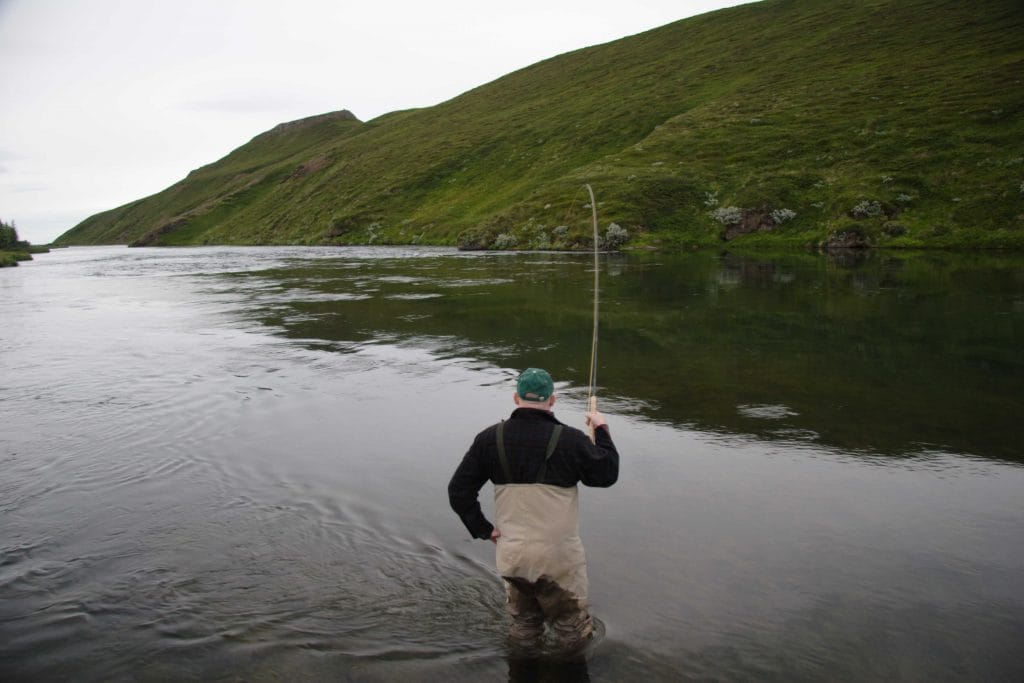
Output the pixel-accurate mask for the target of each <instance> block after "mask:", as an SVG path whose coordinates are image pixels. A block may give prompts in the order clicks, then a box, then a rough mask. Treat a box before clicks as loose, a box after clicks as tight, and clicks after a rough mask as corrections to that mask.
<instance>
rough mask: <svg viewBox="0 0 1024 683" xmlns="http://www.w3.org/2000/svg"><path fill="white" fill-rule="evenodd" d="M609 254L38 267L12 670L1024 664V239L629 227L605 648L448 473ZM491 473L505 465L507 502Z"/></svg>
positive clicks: (608, 393)
mask: <svg viewBox="0 0 1024 683" xmlns="http://www.w3.org/2000/svg"><path fill="white" fill-rule="evenodd" d="M590 268H591V265H590V264H589V262H588V259H587V258H586V257H583V256H581V255H574V254H520V253H459V252H456V251H452V250H447V249H431V248H297V247H296V248H226V247H216V248H214V247H211V248H182V249H127V248H121V247H97V248H73V249H64V250H55V251H53V252H52V253H50V254H44V255H37V256H36V257H35V260H34V261H32V262H30V263H25V264H23V265H22V266H21V267H19V268H11V269H3V270H0V473H2V475H0V680H3V681H36V680H50V681H55V680H56V681H59V680H74V681H116V680H155V681H159V680H204V681H218V680H223V681H227V680H232V681H234V680H251V681H269V680H282V679H286V680H327V679H330V680H342V681H393V680H408V681H434V680H450V681H480V680H508V679H511V680H534V679H536V678H537V677H538V676H545V675H546V676H549V678H551V679H553V680H559V679H561V680H570V679H572V680H587V679H588V678H589V680H593V681H626V680H655V681H670V680H672V681H674V680H722V681H746V680H765V681H801V680H806V681H816V680H842V681H879V680H887V681H922V680H929V681H965V680H977V681H983V680H984V681H989V680H993V681H994V680H1006V681H1011V680H1014V681H1016V680H1022V679H1024V657H1022V656H1021V654H1020V644H1021V643H1024V535H1022V530H1024V450H1022V446H1021V436H1022V434H1024V430H1022V428H1021V416H1022V415H1024V355H1022V352H1021V349H1022V343H1024V259H1022V258H1021V257H1019V256H981V255H974V256H957V255H935V254H932V255H882V254H870V255H867V256H866V257H862V258H858V259H854V260H852V261H847V260H845V259H838V260H837V259H829V258H827V257H825V256H820V255H805V254H798V255H793V254H791V255H782V256H777V257H776V256H737V255H730V254H713V253H703V252H702V253H697V254H680V255H650V254H648V255H642V254H638V255H606V256H605V257H604V258H603V260H602V277H603V282H602V318H601V324H602V327H601V347H600V353H599V363H598V382H599V385H600V386H599V393H598V395H599V402H600V409H601V410H602V411H603V412H605V413H606V415H607V416H608V421H609V424H610V427H611V433H612V435H613V437H614V439H615V441H616V444H617V446H618V448H619V450H620V452H621V454H622V471H621V478H620V481H619V482H618V483H617V484H616V485H615V486H614V487H612V488H610V489H586V488H583V489H582V492H581V526H582V536H583V542H584V545H585V547H586V550H587V556H588V563H589V571H590V582H591V587H590V592H591V602H592V609H593V612H594V614H595V616H596V617H597V618H598V620H599V621H600V632H601V636H600V638H599V640H598V641H597V642H595V643H594V644H593V645H592V646H591V648H590V650H589V651H588V653H587V658H586V662H585V665H583V666H581V665H579V664H578V663H577V664H572V665H569V664H566V663H564V662H557V661H541V662H533V663H532V664H531V665H530V666H527V667H525V668H524V667H523V665H522V664H523V663H522V662H519V661H517V660H515V659H512V658H510V657H509V654H508V652H507V651H506V646H505V641H504V635H505V629H506V625H507V624H506V621H505V616H504V605H503V599H504V596H503V592H502V588H501V582H500V579H499V578H497V576H496V574H495V571H494V568H493V565H494V558H493V546H491V545H490V544H489V543H486V542H482V541H474V540H472V539H470V538H469V537H468V534H467V532H466V531H465V529H464V528H463V527H462V525H461V523H460V521H459V520H458V518H457V517H456V516H455V515H454V514H453V513H452V512H451V510H450V509H449V508H448V503H447V497H446V485H447V481H448V478H449V477H450V476H451V473H452V471H453V470H454V468H455V466H456V465H457V463H458V461H459V460H460V459H461V456H462V454H463V453H464V452H465V450H466V448H467V447H468V446H469V444H470V442H471V440H472V438H473V436H474V435H475V434H476V432H477V431H479V430H480V429H482V428H483V427H485V426H487V425H489V424H492V423H494V422H496V421H498V420H500V419H502V418H504V417H507V415H508V414H509V413H510V412H511V410H512V408H513V406H512V393H513V391H514V378H515V376H516V374H517V372H518V370H519V369H521V368H523V367H526V366H540V367H546V368H548V369H549V370H550V371H551V373H552V374H553V375H554V377H555V379H556V382H557V386H558V391H559V395H560V398H559V402H558V404H557V405H556V410H555V412H556V415H557V416H558V417H559V418H560V419H561V420H562V421H563V422H566V423H567V424H570V425H573V426H577V427H582V426H583V412H584V400H585V394H586V387H585V386H584V385H585V383H586V381H587V372H588V367H587V364H588V362H589V357H590V356H589V354H590V313H591V294H592V292H591V289H590V284H589V283H590V282H591V280H592V271H591V270H590ZM490 496H491V489H490V487H489V486H487V487H485V488H484V490H483V491H482V492H481V498H482V500H483V501H484V506H485V510H488V511H489V510H490Z"/></svg>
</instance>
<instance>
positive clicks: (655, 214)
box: [58, 0, 1024, 247]
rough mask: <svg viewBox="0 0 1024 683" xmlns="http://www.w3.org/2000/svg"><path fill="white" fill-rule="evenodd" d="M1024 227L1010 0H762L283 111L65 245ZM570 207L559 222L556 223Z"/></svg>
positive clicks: (1021, 71)
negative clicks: (405, 93)
mask: <svg viewBox="0 0 1024 683" xmlns="http://www.w3.org/2000/svg"><path fill="white" fill-rule="evenodd" d="M585 182H589V183H591V184H592V185H593V186H594V189H595V191H596V192H597V195H598V199H599V204H600V214H601V219H602V222H603V223H604V224H606V225H607V224H608V223H610V222H613V221H614V222H616V223H618V224H620V225H621V226H623V227H625V228H626V230H627V231H628V233H629V236H630V241H629V244H630V245H632V246H644V245H662V246H674V245H686V244H693V245H700V244H716V243H719V242H720V241H721V240H722V239H723V238H725V237H728V238H729V239H734V240H735V241H736V242H738V243H742V242H746V243H755V244H756V243H759V242H766V241H768V242H772V243H792V244H801V245H802V244H815V243H818V242H820V241H821V240H824V239H827V238H829V236H834V235H837V234H840V235H842V237H843V239H845V240H847V241H852V242H858V241H864V240H867V241H869V242H870V243H872V244H876V245H883V246H884V245H891V246H920V245H925V246H1016V247H1022V246H1024V9H1022V7H1021V4H1020V2H1019V0H981V1H979V2H975V3H962V2H955V1H951V0H931V1H928V0H900V1H897V0H829V1H827V2H826V1H823V0H765V1H764V2H760V3H756V4H751V5H745V6H741V7H736V8H731V9H727V10H722V11H719V12H714V13H711V14H707V15H703V16H700V17H696V18H692V19H688V20H684V21H681V22H677V23H675V24H671V25H668V26H665V27H662V28H659V29H656V30H653V31H649V32H647V33H643V34H640V35H637V36H633V37H630V38H625V39H623V40H619V41H616V42H613V43H609V44H606V45H600V46H596V47H592V48H587V49H583V50H579V51H576V52H572V53H569V54H566V55H561V56H559V57H555V58H553V59H550V60H546V61H544V62H541V63H538V64H536V65H534V66H531V67H529V68H526V69H523V70H521V71H518V72H515V73H513V74H510V75H508V76H505V77H503V78H501V79H499V80H497V81H494V82H492V83H489V84H487V85H484V86H481V87H479V88H476V89H474V90H471V91H469V92H467V93H465V94H463V95H461V96H459V97H457V98H455V99H453V100H450V101H448V102H445V103H442V104H440V105H437V106H435V107H431V108H428V109H420V110H412V111H405V112H396V113H393V114H388V115H385V116H382V117H380V118H378V119H375V120H373V121H370V122H368V123H360V122H358V121H355V120H354V118H353V117H351V116H348V115H347V112H340V113H338V114H335V115H325V116H322V117H313V118H312V119H307V120H303V121H300V122H295V123H293V124H286V125H284V126H279V127H278V128H276V129H274V130H272V131H269V132H268V133H264V134H263V135H260V136H258V137H257V138H254V139H253V140H252V141H251V142H249V143H248V144H246V145H244V146H242V147H240V148H239V149H237V150H235V151H234V152H232V153H231V154H230V155H228V156H227V157H225V158H224V159H222V160H220V161H218V162H216V163H214V164H211V165H209V166H206V167H203V168H201V169H198V170H197V171H194V172H192V173H191V174H189V176H188V177H187V178H185V179H184V180H182V181H181V182H179V183H177V184H176V185H174V186H172V187H170V188H168V189H167V190H165V191H164V192H161V193H159V194H157V195H154V196H152V197H149V198H146V199H143V200H140V201H137V202H134V203H132V204H129V205H127V206H124V207H121V208H118V209H114V210H112V211H109V212H105V213H102V214H98V215H96V216H93V217H91V218H89V219H88V220H86V221H84V222H83V223H82V224H80V225H79V226H76V227H75V228H74V229H72V230H71V231H69V232H68V233H66V234H65V235H64V236H62V237H61V238H60V240H58V242H60V243H63V244H69V243H100V242H126V241H136V240H137V241H138V242H139V243H155V244H182V243H254V244H263V243H328V244H330V243H338V244H344V243H364V242H376V243H414V242H422V243H440V244H454V243H456V242H461V243H463V244H464V245H466V246H493V245H495V244H498V245H516V246H520V247H548V246H552V247H573V246H583V245H585V244H587V243H588V238H587V237H586V234H587V222H588V220H589V211H588V210H587V209H586V208H585V207H584V204H585V200H584V197H585V193H584V192H583V191H582V186H583V183H585ZM560 226H564V227H560Z"/></svg>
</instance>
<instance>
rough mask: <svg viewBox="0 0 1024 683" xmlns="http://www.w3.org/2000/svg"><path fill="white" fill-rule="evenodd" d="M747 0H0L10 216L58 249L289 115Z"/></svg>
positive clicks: (2, 214)
mask: <svg viewBox="0 0 1024 683" xmlns="http://www.w3.org/2000/svg"><path fill="white" fill-rule="evenodd" d="M744 1H746V0H695V1H692V2H684V1H680V0H630V1H629V2H623V1H622V0H616V1H614V2H601V1H599V0H597V1H595V0H588V1H584V0H518V1H517V2H481V1H480V0H433V1H431V2H414V1H411V0H401V1H399V0H360V1H359V2H353V1H350V0H277V1H276V2H270V1H266V0H173V1H172V0H144V1H142V0H140V1H138V2H135V1H128V0H0V97H2V102H0V218H2V219H4V220H6V221H8V222H9V221H12V220H13V221H15V223H16V224H17V227H18V233H19V235H20V236H21V237H22V239H27V240H29V241H31V242H33V243H36V244H42V243H46V242H49V241H51V240H53V239H55V238H56V237H57V236H58V235H60V234H61V233H63V232H64V231H65V230H67V229H69V228H71V227H73V226H74V225H75V224H77V223H78V222H79V221H81V220H83V219H85V218H87V217H88V216H90V215H92V214H94V213H96V212H98V211H103V210H106V209H111V208H114V207H116V206H120V205H121V204H125V203H127V202H130V201H132V200H135V199H139V198H141V197H144V196H147V195H150V194H153V193H155V192H159V191H160V190H162V189H164V188H166V187H167V186H169V185H171V184H172V183H174V182H176V181H178V180H180V179H181V178H183V177H184V176H185V175H186V174H187V173H188V172H189V171H190V170H192V169H194V168H196V167H198V166H202V165H203V164H207V163H210V162H211V161H215V160H217V159H219V158H221V157H222V156H224V155H225V154H227V153H228V152H230V151H231V150H232V149H234V148H236V147H238V146H239V145H242V144H244V143H245V142H247V141H248V140H249V139H251V138H252V137H253V136H255V135H257V134H259V133H261V132H263V131H265V130H267V129H269V128H271V127H273V126H274V125H276V124H278V123H281V122H284V121H292V120H295V119H299V118H303V117H305V116H312V115H313V114H320V113H323V112H328V111H335V110H338V109H348V110H350V111H351V112H352V113H354V114H355V115H356V116H357V117H359V118H360V119H361V120H363V121H368V120H370V119H372V118H375V117H377V116H380V115H381V114H384V113H387V112H390V111H395V110H398V109H408V108H411V107H427V106H431V105H434V104H437V103H439V102H443V101H445V100H447V99H450V98H452V97H455V96H456V95H458V94H460V93H462V92H465V91H466V90H469V89H470V88H473V87H476V86H478V85H482V84H484V83H487V82H489V81H492V80H494V79H495V78H498V77H499V76H502V75H504V74H506V73H509V72H511V71H514V70H516V69H519V68H522V67H525V66H528V65H530V64H533V63H535V62H537V61H540V60H542V59H546V58H548V57H553V56H555V55H557V54H561V53H563V52H568V51H570V50H575V49H578V48H581V47H586V46H588V45H595V44H598V43H603V42H607V41H609V40H614V39H616V38H621V37H623V36H627V35H632V34H634V33H639V32H641V31H645V30H647V29H650V28H654V27H656V26H662V25H664V24H667V23H670V22H672V21H676V20H678V19H682V18H684V17H687V16H693V15H695V14H702V13H704V12H708V11H711V10H714V9H718V8H721V7H728V6H731V5H738V4H742V2H744Z"/></svg>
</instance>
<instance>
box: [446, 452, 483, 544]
mask: <svg viewBox="0 0 1024 683" xmlns="http://www.w3.org/2000/svg"><path fill="white" fill-rule="evenodd" d="M480 441H481V438H480V436H477V438H476V439H475V440H474V441H473V445H472V446H470V447H469V450H468V451H466V455H465V456H463V458H462V462H461V463H459V466H458V467H457V468H456V469H455V474H453V475H452V478H451V481H449V482H448V503H449V504H450V505H451V506H452V510H454V511H455V513H456V514H457V515H458V516H459V518H460V519H462V523H463V524H465V525H466V528H467V529H468V530H469V533H470V534H471V535H472V536H473V538H484V539H489V538H490V537H491V532H492V531H494V525H493V524H491V523H490V522H489V521H487V518H486V517H485V516H484V513H483V510H481V509H480V500H479V498H478V496H479V493H480V488H481V487H482V486H483V485H484V484H486V483H487V480H488V479H489V478H490V475H489V473H488V471H487V466H486V463H485V461H484V458H483V448H482V447H481V444H480Z"/></svg>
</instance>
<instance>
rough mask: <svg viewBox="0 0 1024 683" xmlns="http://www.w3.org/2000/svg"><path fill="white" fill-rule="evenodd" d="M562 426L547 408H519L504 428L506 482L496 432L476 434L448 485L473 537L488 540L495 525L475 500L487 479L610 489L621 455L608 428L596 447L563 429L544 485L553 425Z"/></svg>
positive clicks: (597, 434) (494, 428) (494, 429)
mask: <svg viewBox="0 0 1024 683" xmlns="http://www.w3.org/2000/svg"><path fill="white" fill-rule="evenodd" d="M557 424H561V423H560V422H559V421H558V420H557V419H555V416H554V415H552V414H551V413H550V412H548V411H546V410H534V409H532V408H517V409H516V410H515V412H513V413H512V416H511V417H510V418H509V419H508V421H506V422H505V426H504V427H503V430H504V436H505V453H506V455H507V457H508V461H509V469H510V470H511V471H512V481H508V480H507V478H506V477H505V473H504V472H503V471H502V468H501V463H500V461H499V459H498V446H497V434H496V432H497V428H498V425H496V424H495V425H491V426H490V427H488V428H487V429H485V430H483V431H482V432H480V433H479V434H477V435H476V438H475V439H474V440H473V445H472V446H470V447H469V450H468V451H467V452H466V455H465V456H464V457H463V458H462V462H461V463H459V466H458V468H457V469H456V470H455V474H453V475H452V479H451V481H450V482H448V502H449V503H450V504H451V506H452V509H453V510H455V512H456V513H457V514H458V515H459V517H460V518H461V519H462V523H463V524H465V525H466V528H467V529H469V533H471V534H472V535H473V537H474V538H490V537H491V532H492V531H493V530H494V525H493V524H491V523H490V522H489V521H487V518H486V517H485V516H484V514H483V511H482V510H481V509H480V501H479V500H478V498H477V496H478V494H479V493H480V488H481V487H482V486H483V485H484V484H485V483H487V481H488V480H490V481H492V482H494V483H495V484H533V483H537V484H551V485H553V486H564V487H572V486H575V485H576V484H577V483H580V482H582V483H583V484H584V485H586V486H602V487H603V486H611V485H612V484H614V483H615V481H616V480H617V479H618V478H619V452H618V451H617V450H615V444H614V443H612V437H611V435H610V434H609V433H608V428H607V427H600V428H598V429H597V430H596V431H595V435H594V438H595V440H596V443H591V442H590V439H589V438H588V437H587V435H586V434H584V433H583V432H582V431H580V430H578V429H575V428H573V427H563V430H562V435H561V437H559V439H558V445H557V446H556V447H555V451H554V452H553V453H552V454H551V458H550V459H549V460H548V466H547V471H546V473H545V475H544V481H537V473H538V472H539V471H540V466H541V464H542V463H543V462H544V452H545V450H546V449H547V445H548V441H549V440H550V438H551V433H552V431H553V430H554V428H555V425H557Z"/></svg>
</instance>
